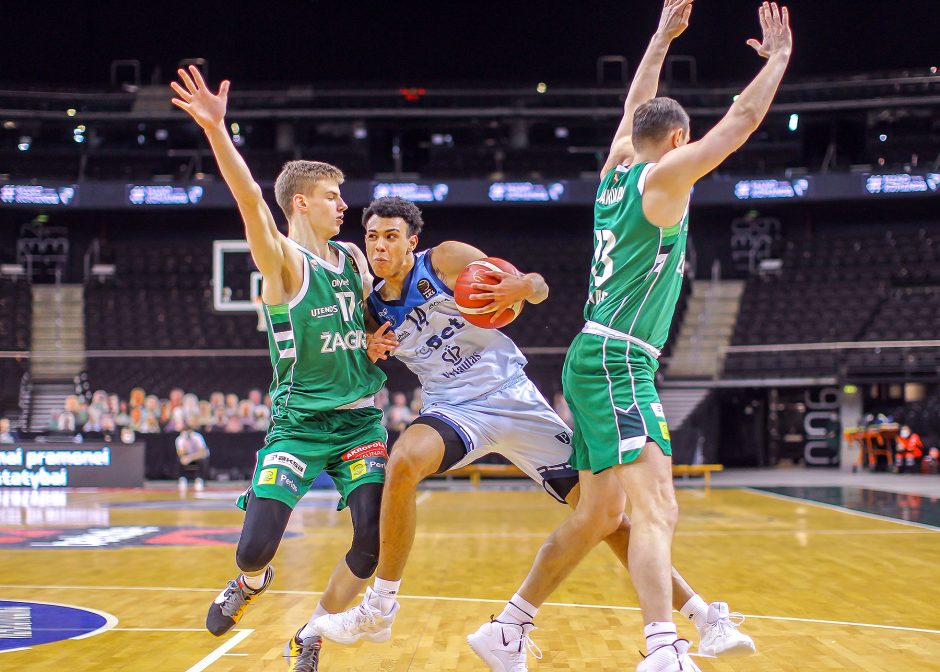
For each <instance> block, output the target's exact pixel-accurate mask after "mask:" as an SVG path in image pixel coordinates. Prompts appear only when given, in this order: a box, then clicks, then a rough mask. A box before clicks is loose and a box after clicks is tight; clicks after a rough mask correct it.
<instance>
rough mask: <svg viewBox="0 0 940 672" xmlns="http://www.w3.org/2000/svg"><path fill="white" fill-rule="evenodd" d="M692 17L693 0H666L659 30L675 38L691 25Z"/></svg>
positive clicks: (668, 36) (671, 38)
mask: <svg viewBox="0 0 940 672" xmlns="http://www.w3.org/2000/svg"><path fill="white" fill-rule="evenodd" d="M691 17H692V0H666V4H665V5H663V14H662V16H661V17H660V18H659V28H658V29H657V32H658V33H660V34H661V35H664V36H665V37H667V38H668V39H670V40H674V39H676V38H677V37H679V36H680V35H681V34H682V33H684V32H685V29H686V28H688V27H689V19H690V18H691Z"/></svg>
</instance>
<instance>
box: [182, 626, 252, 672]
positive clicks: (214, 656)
mask: <svg viewBox="0 0 940 672" xmlns="http://www.w3.org/2000/svg"><path fill="white" fill-rule="evenodd" d="M253 632H254V630H253V629H252V628H247V629H245V630H237V631H236V632H235V635H234V636H233V637H232V638H231V639H229V640H228V641H227V642H224V643H223V644H221V645H220V646H219V647H218V648H216V649H215V650H214V651H212V653H210V654H209V655H208V656H206V657H205V658H203V659H202V660H200V661H199V662H198V663H196V664H195V665H193V666H192V667H190V668H189V669H188V670H186V672H202V671H203V670H204V669H206V668H207V667H209V666H210V665H212V663H214V662H216V661H217V660H218V659H219V658H221V657H222V656H224V655H225V654H226V653H228V652H229V651H230V650H231V649H234V648H235V647H236V646H238V645H239V644H241V643H242V642H243V641H244V640H245V639H247V638H248V637H250V636H251V634H252V633H253Z"/></svg>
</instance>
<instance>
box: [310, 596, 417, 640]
mask: <svg viewBox="0 0 940 672" xmlns="http://www.w3.org/2000/svg"><path fill="white" fill-rule="evenodd" d="M373 596H375V591H374V590H372V588H366V596H365V597H364V598H362V602H361V603H359V605H358V606H355V607H353V608H352V609H347V610H346V611H341V612H339V613H338V614H326V615H325V616H320V617H319V618H318V619H317V620H315V621H314V622H313V626H314V627H315V628H316V629H317V632H319V633H320V635H321V636H322V637H323V638H324V639H329V640H330V641H332V642H336V643H337V644H353V643H354V642H358V641H359V640H360V639H363V638H365V639H367V640H368V641H370V642H375V643H376V644H381V643H382V642H387V641H388V640H389V639H391V638H392V622H393V621H394V620H395V615H396V614H397V613H398V610H399V609H400V608H401V607H400V605H399V604H398V602H396V603H395V606H394V607H392V611H391V613H388V614H383V613H382V610H381V609H379V608H378V607H375V606H373V603H377V602H378V597H377V596H376V597H373Z"/></svg>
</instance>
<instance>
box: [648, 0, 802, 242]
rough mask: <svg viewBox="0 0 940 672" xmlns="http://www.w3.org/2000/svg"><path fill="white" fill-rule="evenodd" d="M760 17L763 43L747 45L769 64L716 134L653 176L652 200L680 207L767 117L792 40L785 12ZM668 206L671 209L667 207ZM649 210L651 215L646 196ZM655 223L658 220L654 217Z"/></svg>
mask: <svg viewBox="0 0 940 672" xmlns="http://www.w3.org/2000/svg"><path fill="white" fill-rule="evenodd" d="M759 17H760V24H761V29H762V30H763V41H761V42H758V41H757V40H754V39H751V40H748V42H747V43H748V44H749V45H750V46H751V47H753V48H754V49H755V50H756V51H757V53H758V54H759V55H760V56H761V57H763V58H766V59H767V63H766V65H764V67H763V69H762V70H761V71H760V73H759V74H758V75H757V77H755V78H754V80H753V81H752V82H751V83H750V84H749V85H748V87H747V88H746V89H744V91H743V92H742V93H741V95H740V96H738V99H737V100H736V101H735V103H734V104H733V105H732V106H731V109H730V110H728V113H727V114H726V115H725V117H724V118H723V119H722V120H721V121H719V122H718V123H717V124H716V125H715V127H714V128H713V129H712V130H711V131H709V132H708V133H707V134H706V135H705V136H704V137H703V138H702V139H701V140H699V141H697V142H692V143H689V144H687V145H684V146H682V147H678V148H676V149H675V150H674V151H671V152H668V153H667V154H666V155H665V156H664V157H663V158H662V160H661V161H660V162H659V164H658V165H657V166H656V167H655V168H654V169H653V170H652V171H651V172H650V174H649V178H648V179H647V182H646V188H647V190H648V192H649V194H650V196H652V197H653V198H652V200H658V201H662V202H663V203H664V204H666V203H668V201H670V200H672V202H673V207H675V205H674V204H675V202H676V199H677V198H679V199H684V198H685V196H686V195H687V194H688V192H689V190H690V189H691V188H692V186H693V185H694V184H695V182H696V181H697V180H699V179H700V178H702V177H704V176H705V175H707V174H708V173H710V172H711V171H712V170H714V169H715V168H717V167H718V166H719V165H720V164H721V163H722V161H724V160H725V159H727V158H728V157H729V156H730V155H731V154H732V153H734V152H735V151H736V150H737V149H738V148H739V147H741V145H743V144H744V143H745V142H746V141H747V139H748V138H749V137H750V136H751V134H752V133H754V131H756V130H757V129H758V127H759V126H760V124H761V122H762V121H763V120H764V117H766V116H767V112H768V111H769V110H770V104H771V102H772V101H773V99H774V95H776V93H777V88H778V87H779V86H780V81H781V80H782V79H783V75H784V73H785V72H786V69H787V64H788V63H789V62H790V54H791V52H792V50H793V35H792V33H791V32H790V14H789V10H788V9H787V8H786V7H784V8H783V9H780V8H779V7H778V6H777V3H775V2H774V3H768V2H765V3H763V4H762V5H761V7H760V10H759ZM666 207H667V209H668V205H667V206H666ZM682 207H684V206H682ZM654 209H655V208H654ZM644 211H647V198H646V195H644ZM647 214H648V215H649V214H654V213H652V212H648V213H647ZM679 216H681V213H679ZM651 219H653V220H654V221H655V219H654V218H653V217H651ZM677 219H678V216H676V217H666V218H665V221H666V222H667V223H668V222H675V221H676V220H677ZM663 225H666V224H663Z"/></svg>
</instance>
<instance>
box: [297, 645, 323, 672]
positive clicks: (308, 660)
mask: <svg viewBox="0 0 940 672" xmlns="http://www.w3.org/2000/svg"><path fill="white" fill-rule="evenodd" d="M319 662H320V638H319V637H317V638H314V641H313V643H311V644H309V645H308V644H307V643H306V640H304V641H303V642H301V644H300V655H298V656H297V663H296V664H295V665H294V670H295V672H316V669H317V664H318V663H319Z"/></svg>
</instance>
